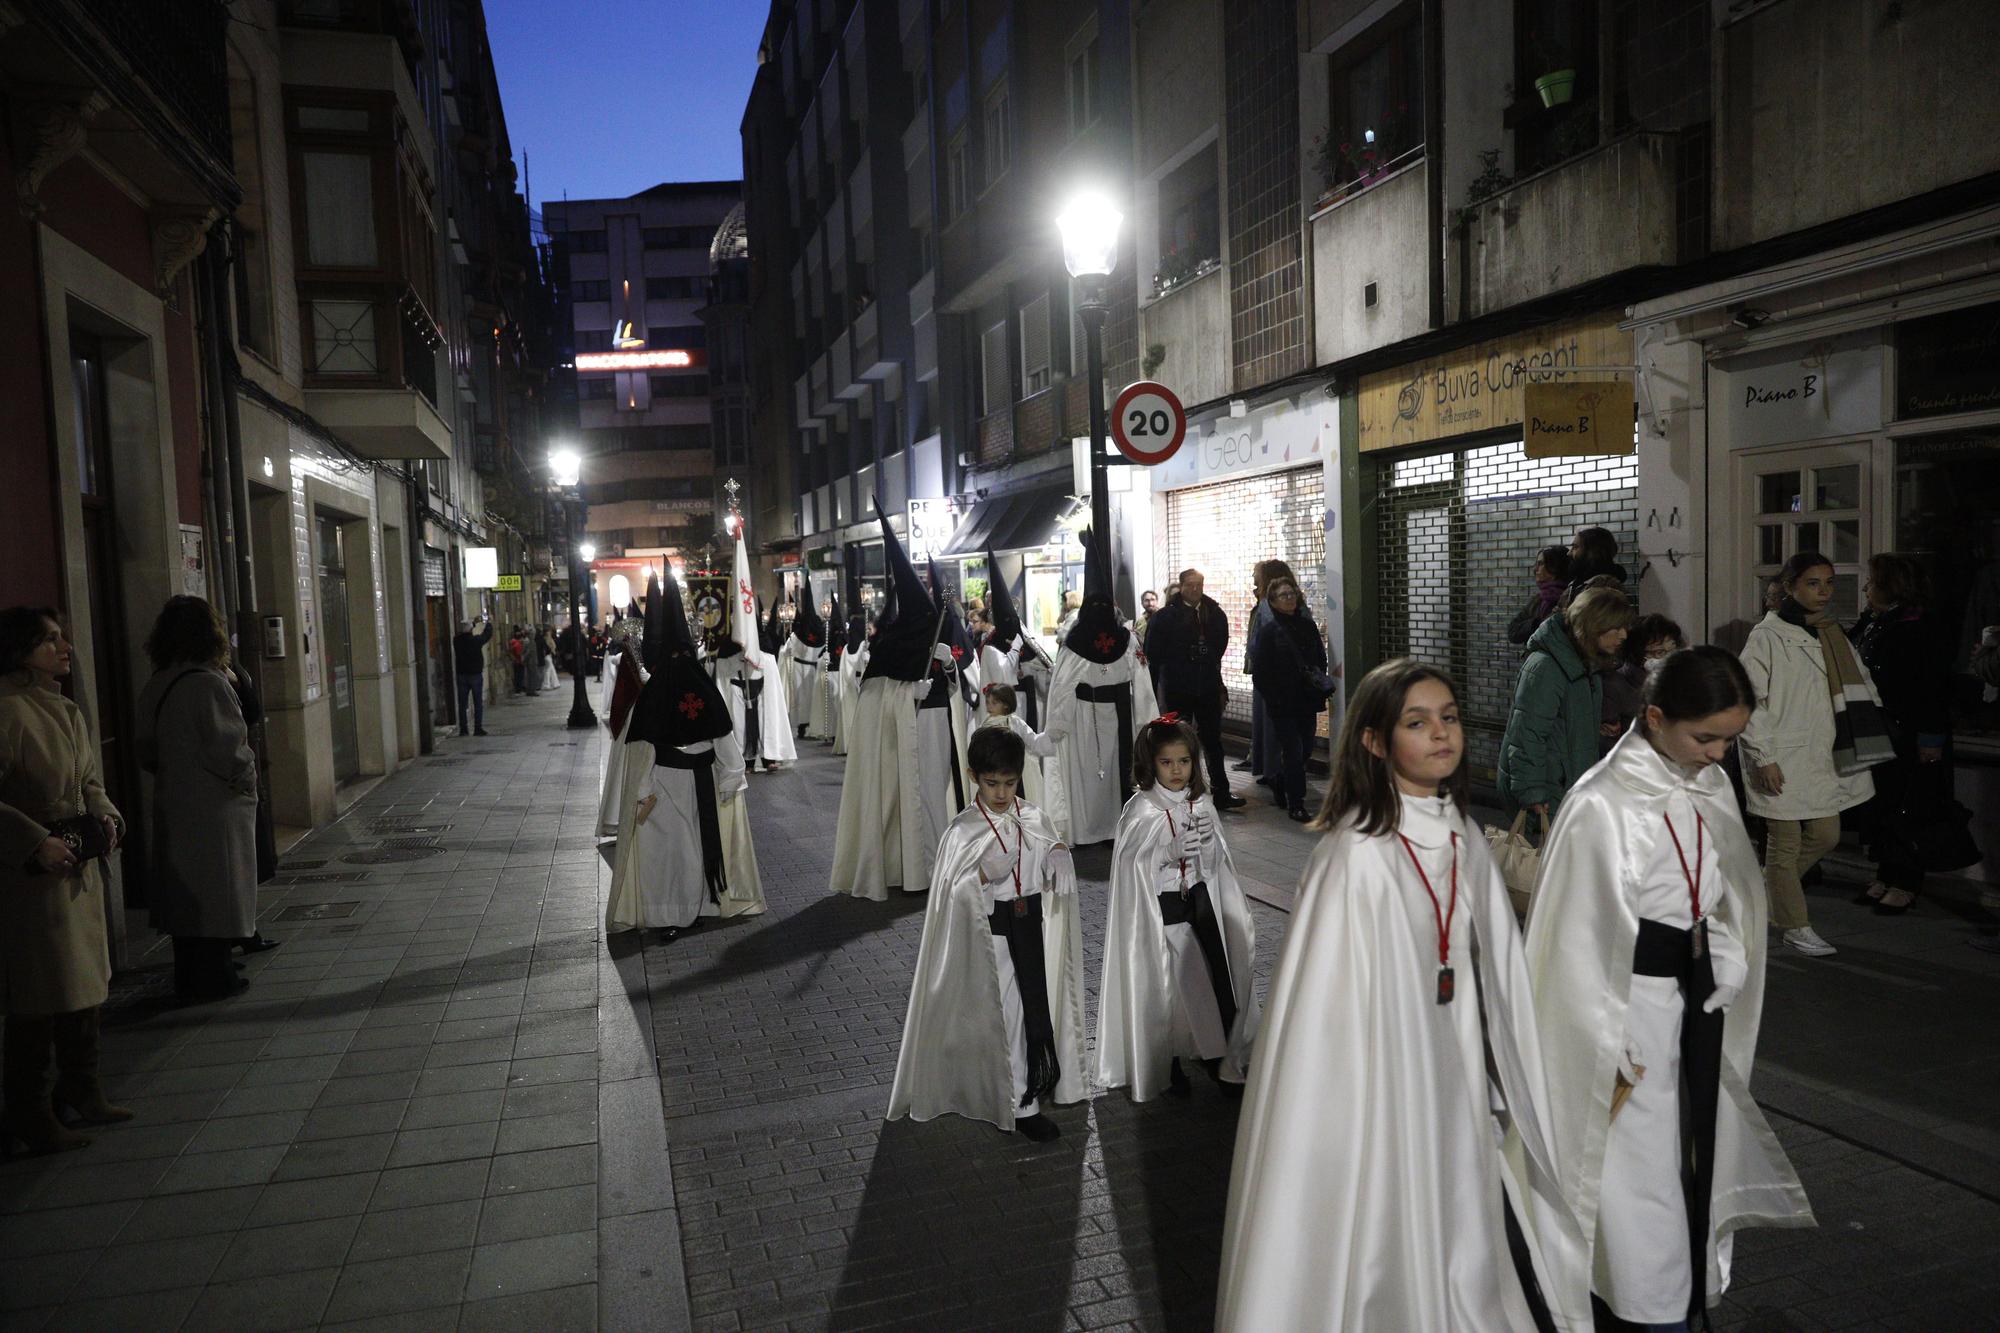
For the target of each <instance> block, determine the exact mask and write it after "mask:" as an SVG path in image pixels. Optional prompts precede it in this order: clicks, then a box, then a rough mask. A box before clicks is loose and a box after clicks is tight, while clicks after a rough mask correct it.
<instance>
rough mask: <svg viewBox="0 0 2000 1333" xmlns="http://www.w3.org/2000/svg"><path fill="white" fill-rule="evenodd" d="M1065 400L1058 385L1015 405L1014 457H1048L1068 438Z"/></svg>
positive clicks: (1061, 388)
mask: <svg viewBox="0 0 2000 1333" xmlns="http://www.w3.org/2000/svg"><path fill="white" fill-rule="evenodd" d="M1222 346H1224V347H1227V346H1228V343H1227V342H1224V343H1223V344H1222ZM1062 397H1063V386H1062V385H1060V384H1057V385H1053V386H1051V387H1050V388H1047V389H1043V390H1042V391H1041V392H1040V393H1034V394H1029V395H1028V396H1027V397H1026V398H1023V399H1022V400H1021V401H1020V402H1018V403H1016V404H1014V457H1016V458H1032V457H1034V456H1035V455H1037V454H1045V453H1047V452H1048V451H1049V450H1051V449H1053V448H1054V447H1055V444H1056V441H1057V440H1059V439H1063V438H1066V437H1065V436H1064V435H1063V434H1062V406H1063V404H1062Z"/></svg>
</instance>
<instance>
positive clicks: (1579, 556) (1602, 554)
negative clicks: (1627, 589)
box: [1569, 528, 1626, 598]
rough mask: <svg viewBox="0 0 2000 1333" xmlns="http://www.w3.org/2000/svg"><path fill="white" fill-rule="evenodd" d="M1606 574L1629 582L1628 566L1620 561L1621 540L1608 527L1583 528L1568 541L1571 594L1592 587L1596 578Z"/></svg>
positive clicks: (1572, 596)
mask: <svg viewBox="0 0 2000 1333" xmlns="http://www.w3.org/2000/svg"><path fill="white" fill-rule="evenodd" d="M1606 575H1609V576H1610V577H1612V578H1614V579H1616V580H1618V582H1620V583H1624V582H1626V576H1625V566H1623V565H1621V564H1619V563H1618V539H1617V538H1616V537H1614V536H1612V535H1611V530H1610V529H1609V528H1583V529H1581V530H1579V531H1578V532H1577V534H1576V536H1575V537H1573V538H1571V539H1570V544H1569V597H1571V598H1574V597H1575V596H1576V594H1578V593H1580V592H1582V591H1583V590H1584V589H1585V588H1587V587H1589V586H1590V581H1591V580H1592V579H1594V578H1601V577H1604V576H1606Z"/></svg>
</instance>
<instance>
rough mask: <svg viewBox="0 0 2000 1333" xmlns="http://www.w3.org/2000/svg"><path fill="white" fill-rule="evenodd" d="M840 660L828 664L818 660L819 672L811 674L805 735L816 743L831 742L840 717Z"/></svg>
mask: <svg viewBox="0 0 2000 1333" xmlns="http://www.w3.org/2000/svg"><path fill="white" fill-rule="evenodd" d="M846 656H847V654H845V653H842V654H841V656H840V659H835V660H833V661H831V662H829V661H828V660H827V659H826V658H825V657H822V658H821V659H820V664H819V670H817V671H815V672H814V673H813V679H812V685H811V690H812V700H811V704H810V707H809V708H808V710H807V714H806V735H807V736H810V737H811V738H812V739H813V740H816V741H831V740H832V739H833V733H834V732H835V731H836V730H837V729H838V719H839V717H840V695H839V689H840V660H841V659H844V658H845V657H846Z"/></svg>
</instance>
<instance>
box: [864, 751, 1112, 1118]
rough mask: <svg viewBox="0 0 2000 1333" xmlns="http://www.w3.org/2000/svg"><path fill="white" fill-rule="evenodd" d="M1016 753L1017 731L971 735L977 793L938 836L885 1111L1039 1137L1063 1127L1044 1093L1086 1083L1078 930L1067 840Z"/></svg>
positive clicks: (1084, 1089) (1072, 1093)
mask: <svg viewBox="0 0 2000 1333" xmlns="http://www.w3.org/2000/svg"><path fill="white" fill-rule="evenodd" d="M1024 753H1025V752H1024V750H1023V747H1022V745H1021V741H1020V738H1019V737H1017V736H1015V735H1014V734H1013V733H1012V732H1007V731H1000V730H998V729H986V730H982V731H980V732H979V733H978V734H977V735H976V736H974V737H973V740H972V745H971V751H970V754H969V756H968V759H967V768H968V773H967V777H968V778H969V779H970V780H971V781H972V782H973V783H974V784H975V785H976V786H977V788H978V792H979V796H978V799H977V800H976V801H974V803H973V804H972V805H971V806H969V807H968V808H966V809H965V810H963V811H961V812H960V813H959V815H958V817H957V818H956V819H954V820H953V821H952V823H951V827H950V828H949V829H947V830H946V832H945V835H944V838H943V840H942V842H941V843H940V845H939V847H938V853H937V869H936V871H935V873H934V875H933V876H932V880H931V888H930V902H929V904H928V905H927V906H926V908H925V912H924V938H923V943H922V944H921V945H920V946H919V947H918V950H917V973H916V979H915V981H914V982H913V984H912V985H911V988H910V1004H909V1010H908V1014H907V1016H906V1017H905V1019H904V1022H903V1043H902V1049H901V1051H900V1053H899V1054H898V1056H897V1060H896V1081H895V1084H894V1086H893V1087H892V1088H891V1090H890V1093H889V1114H888V1118H889V1119H891V1120H898V1119H901V1118H902V1117H903V1116H905V1115H908V1116H911V1117H913V1118H915V1119H917V1120H930V1119H933V1118H935V1117H936V1116H940V1115H944V1114H947V1113H950V1114H955V1115H962V1116H966V1117H968V1118H970V1119H974V1120H984V1121H986V1122H987V1123H989V1124H992V1125H995V1126H997V1127H998V1128H1000V1129H1002V1130H1019V1131H1020V1132H1021V1134H1022V1135H1024V1136H1025V1137H1027V1138H1029V1139H1031V1140H1033V1141H1035V1142H1037V1143H1044V1142H1047V1141H1049V1140H1050V1139H1054V1138H1056V1137H1057V1136H1058V1135H1059V1134H1060V1132H1061V1131H1060V1130H1059V1128H1058V1127H1057V1125H1056V1123H1055V1121H1053V1120H1051V1119H1050V1118H1049V1117H1048V1115H1047V1113H1046V1105H1045V1104H1046V1103H1051V1102H1053V1103H1069V1102H1076V1101H1081V1100H1082V1099H1083V1098H1084V1097H1085V1096H1086V1095H1087V1094H1088V1091H1089V1089H1088V1082H1087V1080H1086V1078H1085V1076H1084V1072H1083V978H1082V966H1083V937H1082V926H1081V921H1080V919H1079V915H1078V912H1077V907H1076V871H1075V868H1074V866H1073V865H1072V864H1071V862H1070V857H1069V851H1068V849H1067V848H1066V847H1065V846H1064V845H1063V844H1062V843H1061V842H1059V841H1058V840H1057V839H1056V836H1055V830H1054V829H1053V828H1052V827H1051V826H1050V824H1049V821H1048V818H1047V816H1045V815H1043V814H1042V812H1041V811H1039V810H1037V809H1036V808H1035V807H1034V806H1032V805H1029V804H1027V803H1026V802H1025V801H1022V800H1021V799H1020V797H1019V796H1018V795H1017V794H1016V790H1015V789H1016V783H1017V780H1018V778H1019V776H1020V769H1021V761H1022V758H1023V756H1024Z"/></svg>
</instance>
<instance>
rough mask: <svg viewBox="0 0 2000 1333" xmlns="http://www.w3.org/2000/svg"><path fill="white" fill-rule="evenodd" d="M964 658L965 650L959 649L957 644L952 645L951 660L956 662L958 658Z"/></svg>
mask: <svg viewBox="0 0 2000 1333" xmlns="http://www.w3.org/2000/svg"><path fill="white" fill-rule="evenodd" d="M964 656H965V649H963V648H961V647H959V646H958V645H957V644H955V643H954V644H953V645H952V646H951V660H952V661H954V662H956V661H957V660H958V659H959V658H961V657H964Z"/></svg>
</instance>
